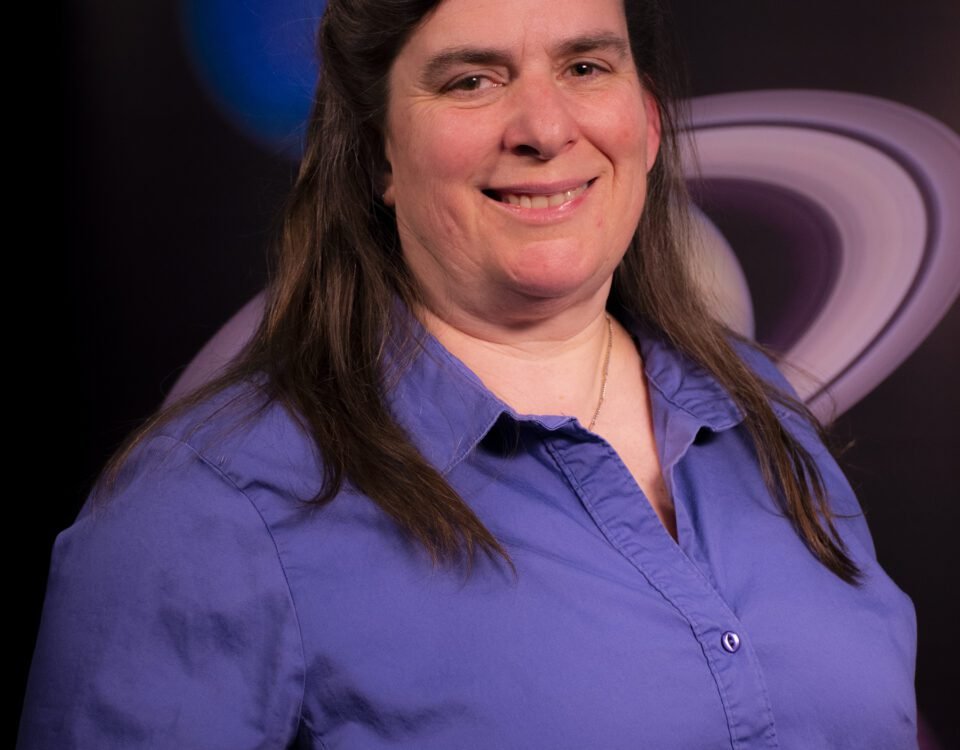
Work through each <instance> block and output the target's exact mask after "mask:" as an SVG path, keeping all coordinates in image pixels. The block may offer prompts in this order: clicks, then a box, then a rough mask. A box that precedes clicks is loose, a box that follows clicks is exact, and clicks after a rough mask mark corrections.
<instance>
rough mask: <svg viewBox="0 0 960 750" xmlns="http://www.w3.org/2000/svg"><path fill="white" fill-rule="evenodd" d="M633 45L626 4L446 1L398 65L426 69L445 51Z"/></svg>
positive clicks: (603, 0)
mask: <svg viewBox="0 0 960 750" xmlns="http://www.w3.org/2000/svg"><path fill="white" fill-rule="evenodd" d="M588 38H592V39H602V38H605V39H608V40H614V39H619V40H620V41H621V42H622V44H623V46H624V48H625V49H626V51H627V53H629V40H628V35H627V22H626V17H625V15H624V10H623V2H622V0H549V1H548V0H443V2H441V3H440V4H439V5H438V6H437V7H436V8H435V9H434V10H433V11H432V12H431V13H430V14H428V15H427V16H426V17H425V18H424V20H423V21H422V22H421V23H420V25H419V26H418V27H417V28H416V29H415V30H414V32H413V34H412V35H411V36H410V38H409V39H408V41H407V43H406V45H405V46H404V48H403V49H402V50H401V53H400V55H399V56H398V58H397V60H396V61H395V62H396V63H398V64H417V63H420V64H425V63H426V62H427V61H428V60H429V59H430V58H431V57H434V56H436V55H437V54H438V53H440V52H442V51H444V50H456V49H458V48H470V47H476V48H482V49H498V50H504V51H505V52H508V53H510V55H511V56H521V55H524V54H527V53H534V54H536V53H543V52H546V53H559V51H561V50H562V51H569V50H570V47H571V42H575V41H576V40H577V39H588Z"/></svg>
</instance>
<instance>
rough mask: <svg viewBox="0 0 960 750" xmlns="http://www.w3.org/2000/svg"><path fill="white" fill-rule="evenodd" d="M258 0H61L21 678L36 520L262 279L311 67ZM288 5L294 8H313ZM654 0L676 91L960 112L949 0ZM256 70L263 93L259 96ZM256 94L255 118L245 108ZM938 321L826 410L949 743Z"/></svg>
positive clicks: (947, 363) (923, 687)
mask: <svg viewBox="0 0 960 750" xmlns="http://www.w3.org/2000/svg"><path fill="white" fill-rule="evenodd" d="M221 5H222V6H223V8H221V7H219V6H221ZM270 5H271V4H270V3H260V4H258V3H255V2H244V3H229V4H228V3H217V2H212V1H211V2H207V3H200V2H197V3H183V4H181V5H177V4H176V3H171V2H157V1H156V0H141V2H137V3H124V2H117V1H113V2H109V1H107V0H100V1H99V2H87V3H82V4H81V3H73V4H70V5H68V6H67V8H66V16H65V26H64V29H65V31H66V33H65V34H64V42H65V45H66V46H65V55H64V57H63V60H64V69H63V72H64V76H65V81H66V88H65V99H64V107H65V109H64V111H65V116H64V117H63V118H62V120H61V122H62V124H63V132H62V135H63V144H64V180H65V182H64V187H65V201H64V204H63V206H62V216H63V219H64V221H65V225H66V233H65V237H66V239H65V249H66V253H65V260H64V264H63V266H62V269H58V273H59V272H60V271H61V270H62V272H63V275H62V276H60V275H57V274H54V275H53V277H52V278H53V279H54V283H57V281H58V280H59V281H61V282H62V284H63V286H62V288H59V287H58V288H57V291H58V292H59V293H60V295H61V296H62V298H63V300H64V302H65V306H64V308H63V314H62V316H61V317H62V320H61V321H60V323H61V325H60V328H59V330H58V331H57V332H56V334H55V335H54V336H52V337H50V341H51V342H52V345H53V347H54V349H55V351H56V355H57V361H58V363H59V366H58V369H56V371H55V378H56V391H48V392H47V395H46V398H47V399H48V400H49V403H50V404H51V405H52V407H54V408H53V409H52V410H53V411H55V412H56V420H57V421H56V422H54V424H57V425H58V430H57V438H58V440H59V441H62V442H61V443H59V445H58V447H57V449H56V455H57V457H58V458H59V459H60V461H59V462H58V468H57V470H56V471H53V472H51V475H52V477H53V491H52V492H49V493H47V492H45V493H43V494H41V495H38V496H35V497H36V499H31V501H30V503H29V504H27V505H26V513H27V520H26V523H25V524H24V525H23V529H24V530H25V532H26V533H25V536H26V539H25V542H26V545H25V546H26V549H27V550H28V552H27V557H26V559H25V560H24V561H23V562H22V563H21V565H22V567H23V569H24V570H26V571H27V575H25V576H21V577H20V579H21V585H22V586H23V602H22V607H21V609H22V612H23V617H21V618H19V620H18V623H19V625H18V626H17V627H18V628H19V632H18V634H17V638H18V639H19V644H20V645H21V648H18V649H15V656H14V659H15V662H14V667H15V669H14V674H15V681H16V684H17V685H18V686H19V688H20V689H21V690H22V686H23V684H24V681H25V678H26V672H27V668H28V665H29V659H30V655H31V653H32V648H33V639H34V636H35V631H36V626H37V622H38V618H39V612H40V607H41V604H42V597H43V590H44V583H45V579H46V573H47V567H48V565H49V555H50V548H51V545H52V542H53V539H54V536H55V535H56V533H57V532H58V531H59V530H61V529H62V528H64V527H66V526H67V525H69V524H70V523H71V522H72V521H73V519H74V517H75V515H76V513H77V511H78V509H79V507H80V504H81V503H82V501H83V499H84V497H85V495H86V492H87V490H88V489H89V486H90V483H91V482H92V480H93V478H94V477H95V476H96V473H97V471H98V470H99V468H100V466H101V465H102V464H103V462H104V460H105V459H106V458H107V456H108V455H109V453H110V452H111V450H112V448H113V447H114V446H115V445H116V444H117V443H118V442H119V440H120V439H121V438H122V437H123V435H124V434H125V433H126V432H128V431H129V430H130V429H131V428H132V427H133V426H134V425H135V424H136V423H137V422H138V420H140V419H141V418H143V417H144V416H146V415H147V414H149V413H150V411H151V410H152V409H154V408H155V407H156V406H157V405H158V404H159V403H160V401H161V400H162V399H163V397H164V396H165V394H166V392H167V390H168V389H169V388H170V386H171V385H172V384H173V382H174V381H175V380H176V377H177V376H178V374H179V373H180V371H181V370H182V368H183V366H184V365H185V364H186V363H187V362H189V361H190V359H191V358H192V356H193V355H194V354H195V353H196V352H197V351H198V350H199V348H200V347H201V346H202V344H203V343H204V342H205V341H206V340H207V339H208V338H209V337H210V336H211V335H212V334H213V333H214V332H215V331H216V330H217V329H218V328H219V327H220V326H221V325H222V324H223V322H224V321H226V320H227V319H228V318H229V317H230V316H231V315H232V314H233V313H234V312H235V311H236V310H237V309H239V308H240V307H241V306H242V305H243V304H244V303H245V302H246V301H247V300H248V299H249V298H250V297H251V296H253V295H254V294H255V293H256V292H258V291H259V290H260V289H261V287H262V284H263V280H264V269H265V262H264V253H265V246H266V242H267V240H268V238H269V237H270V235H271V232H272V229H273V227H274V225H275V218H276V215H277V210H278V207H279V204H280V201H281V200H282V198H283V196H284V194H285V192H286V190H287V189H288V187H289V186H290V184H291V180H292V175H293V171H294V169H295V163H294V161H293V160H292V159H290V158H289V154H290V153H291V152H295V151H296V144H297V140H296V134H295V133H293V135H291V131H290V127H289V125H290V123H291V122H294V121H295V120H296V118H297V117H298V116H300V112H301V109H300V105H299V104H297V96H298V94H297V91H298V90H299V92H300V93H299V95H300V96H303V95H309V88H310V85H311V79H310V69H309V67H307V68H305V67H304V64H303V62H302V61H303V60H304V59H305V56H306V55H309V49H310V44H311V42H310V30H311V22H310V21H309V20H307V21H301V23H300V25H299V26H295V27H294V26H290V25H286V26H283V27H282V28H284V29H285V32H284V34H286V35H285V36H281V35H280V34H279V32H277V31H276V28H274V30H273V31H272V32H269V29H268V32H269V33H264V32H263V28H264V26H263V24H264V23H266V22H268V21H270V20H271V19H270V18H267V16H269V13H268V12H267V11H265V10H264V8H266V7H268V6H270ZM280 5H282V4H277V3H275V4H273V7H275V8H276V7H279V6H280ZM300 5H301V6H303V9H302V12H300V13H299V16H298V17H299V18H300V19H304V18H306V19H309V18H310V15H311V10H310V9H311V8H313V12H314V13H315V9H316V7H317V4H316V3H314V4H312V5H311V4H310V3H306V2H302V3H300ZM672 5H673V8H674V11H675V13H676V16H677V22H678V29H679V36H680V39H681V44H682V47H683V48H684V49H685V51H686V53H687V56H688V58H689V59H690V62H691V71H692V76H691V78H692V88H693V92H692V93H693V94H694V95H697V96H702V95H707V94H718V93H729V92H742V91H752V90H758V89H771V88H775V89H784V88H801V89H823V90H833V91H845V92H858V93H864V94H870V95H873V96H877V97H883V98H885V99H888V100H892V101H895V102H899V103H902V104H906V105H908V106H910V107H913V108H915V109H917V110H920V111H922V112H925V113H927V114H929V115H931V116H933V117H934V118H936V119H937V120H939V121H940V122H942V123H945V124H946V125H947V126H948V127H949V128H951V129H952V130H953V131H958V130H960V88H958V86H960V84H958V81H960V78H958V76H957V70H958V69H960V59H958V56H957V53H956V50H957V49H958V47H960V4H958V3H956V2H955V0H927V2H925V3H923V4H922V5H917V4H908V3H907V2H906V0H888V1H886V2H870V3H867V2H860V1H859V0H807V1H806V2H804V3H792V2H786V3H768V2H763V1H762V0H730V2H726V3H713V2H700V1H698V0H675V2H674V3H673V4H672ZM228 6H229V7H228ZM260 6H262V7H260ZM230 8H232V9H233V12H228V10H229V9H230ZM218 14H219V15H218ZM244 14H246V15H244ZM251 18H252V20H251ZM258 19H259V21H258ZM218 20H219V21H223V23H218ZM227 21H231V22H230V23H228V22H227ZM234 22H235V23H234ZM258 24H259V25H258ZM257 34H260V36H259V37H258V36H257ZM231 40H233V41H231ZM238 40H240V41H238ZM241 42H242V43H241ZM231 45H232V46H231ZM244 45H252V46H244ZM278 49H279V50H283V51H284V52H283V55H280V56H278V55H277V54H275V52H276V50H278ZM251 51H252V52H251ZM268 53H269V54H268ZM288 54H289V57H290V59H289V60H288V59H287V58H286V57H285V56H286V55H288ZM238 60H240V61H243V60H246V61H247V62H248V63H251V64H253V63H258V61H259V63H261V64H263V65H267V66H268V67H267V73H266V74H265V75H266V79H265V80H261V81H260V82H259V83H257V82H256V81H253V82H251V81H250V80H249V75H247V76H237V75H236V71H237V70H243V68H242V67H238V63H237V61H238ZM264 61H265V62H264ZM278 65H279V66H280V67H279V68H278V67H277V66H278ZM270 66H273V67H270ZM283 66H288V68H289V70H287V69H285V68H283ZM258 69H260V70H263V68H262V65H261V68H258ZM245 70H247V72H248V74H249V71H250V70H251V68H250V67H247V68H246V69H245ZM285 70H287V73H289V75H288V74H287V73H285V72H284V71H285ZM291 75H292V76H293V77H292V79H291V77H290V76H291ZM298 76H299V77H298ZM238 81H245V82H246V83H245V84H244V85H246V86H247V88H246V89H244V86H241V85H240V84H239V83H238ZM257 86H260V90H261V91H267V92H272V94H270V95H266V96H262V97H260V98H258V95H257V94H256V90H257V89H256V87H257ZM284 87H285V88H284ZM273 94H275V96H274V98H273V99H271V96H272V95H273ZM271 102H272V103H271ZM291 102H292V104H291ZM271 107H272V108H273V111H274V112H275V113H276V116H275V117H272V118H271V117H267V116H265V115H264V112H269V111H271ZM954 208H955V210H956V211H958V212H960V205H957V206H955V207H954ZM41 229H43V228H42V227H41ZM949 251H950V252H952V253H958V252H960V248H958V247H952V248H949ZM755 302H756V304H757V305H759V306H761V307H762V305H763V303H762V301H755ZM958 341H960V306H958V305H956V304H954V305H953V306H952V307H950V308H949V309H948V310H947V311H946V313H945V315H944V316H943V317H942V319H941V320H940V322H939V323H938V324H937V325H936V326H935V327H934V328H933V330H932V331H931V332H930V334H929V335H928V336H926V338H924V339H923V340H922V343H920V344H919V346H918V347H917V348H916V350H915V351H914V352H913V353H912V354H911V355H910V356H909V357H908V358H907V359H906V360H905V361H904V362H903V363H902V364H901V365H900V366H899V367H898V368H897V369H896V370H895V371H894V372H893V373H892V374H890V375H889V376H887V377H886V379H885V380H883V382H881V383H880V384H879V385H877V386H876V387H875V388H873V390H872V391H871V392H870V393H869V394H868V395H866V396H865V397H864V398H863V399H862V400H860V401H859V402H858V403H856V404H855V405H854V406H853V407H852V408H851V409H849V410H848V411H847V412H846V413H845V414H843V416H842V417H841V418H840V419H839V420H838V423H837V425H836V428H835V429H836V432H837V433H838V435H839V436H840V438H841V439H852V440H854V441H855V442H854V445H853V447H852V449H851V450H850V451H849V452H848V454H847V457H846V465H845V467H846V469H847V470H848V473H849V475H850V477H851V479H852V482H853V484H854V486H855V488H856V489H857V491H858V494H859V497H860V499H861V501H862V504H863V506H864V508H865V510H866V512H867V516H868V521H869V524H870V527H871V530H872V532H873V534H874V537H875V541H876V545H877V549H878V554H879V557H880V561H881V563H882V565H883V566H884V567H885V569H886V570H887V571H888V572H889V573H890V575H891V576H892V577H893V579H894V580H895V581H896V582H897V583H898V584H899V585H900V587H901V588H903V589H904V590H905V591H906V592H907V593H908V594H909V595H910V596H911V597H912V598H913V600H914V603H915V604H916V607H917V611H918V618H919V658H918V668H917V689H918V702H919V706H920V709H921V712H922V713H923V715H924V716H925V718H926V720H927V723H928V724H929V725H930V726H931V727H932V729H933V730H934V732H935V733H936V734H937V736H938V737H939V740H940V743H941V745H942V746H943V747H952V746H960V732H958V725H957V722H956V719H955V718H954V717H955V716H956V705H955V704H956V698H955V693H956V691H955V679H954V678H955V675H956V670H957V667H958V660H957V657H956V650H955V649H954V648H953V641H954V640H955V638H954V635H955V627H956V626H955V625H954V624H951V622H950V617H949V608H950V605H951V604H952V603H953V601H954V600H955V598H956V592H957V590H958V588H960V587H958V583H960V582H958V577H960V576H958V552H957V545H955V544H954V543H953V542H954V540H953V535H954V529H955V528H957V522H958V520H960V512H958V508H957V505H958V503H957V499H958V492H957V489H956V487H957V480H958V479H960V477H958V470H957V456H958V455H960V451H958V439H957V437H956V435H955V432H954V430H953V429H952V424H951V422H952V421H953V420H955V419H956V418H957V417H958V416H960V405H958V395H957V388H956V375H955V373H956V372H957V371H958V370H960V348H958V346H957V342H958ZM63 344H66V346H65V347H64V346H63ZM40 421H43V420H40ZM17 708H18V709H19V707H17ZM18 714H19V710H18V711H17V715H18ZM15 725H16V723H15V722H14V724H13V726H14V727H15Z"/></svg>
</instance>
